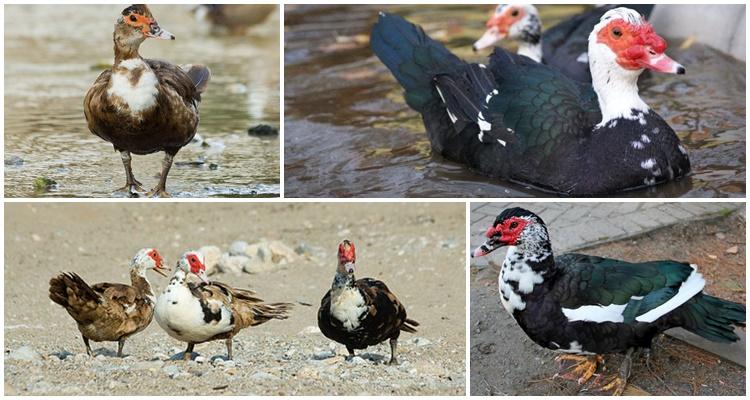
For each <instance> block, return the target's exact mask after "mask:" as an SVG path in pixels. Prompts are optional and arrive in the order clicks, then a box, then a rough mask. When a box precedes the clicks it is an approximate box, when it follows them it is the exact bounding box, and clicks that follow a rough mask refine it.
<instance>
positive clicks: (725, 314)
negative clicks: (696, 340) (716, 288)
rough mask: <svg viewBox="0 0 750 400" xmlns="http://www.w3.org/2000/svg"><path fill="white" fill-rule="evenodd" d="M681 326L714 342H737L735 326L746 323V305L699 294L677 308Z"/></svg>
mask: <svg viewBox="0 0 750 400" xmlns="http://www.w3.org/2000/svg"><path fill="white" fill-rule="evenodd" d="M675 311H676V312H677V316H678V317H679V318H680V324H679V325H680V326H681V327H682V328H685V329H686V330H688V331H690V332H693V333H695V334H696V335H699V336H701V337H703V338H706V339H708V340H711V341H713V342H736V341H737V340H739V337H737V335H736V334H735V333H734V327H735V326H744V325H745V319H746V316H745V306H743V305H742V304H737V303H734V302H731V301H727V300H723V299H720V298H718V297H713V296H709V295H707V294H703V293H701V294H698V295H697V296H695V297H693V298H692V299H690V300H689V301H688V302H686V303H685V304H683V305H682V306H680V308H678V309H677V310H675Z"/></svg>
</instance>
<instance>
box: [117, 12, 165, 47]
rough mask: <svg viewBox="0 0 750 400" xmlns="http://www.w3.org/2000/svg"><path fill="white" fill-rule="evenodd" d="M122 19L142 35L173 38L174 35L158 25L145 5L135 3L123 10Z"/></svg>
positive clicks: (155, 37)
mask: <svg viewBox="0 0 750 400" xmlns="http://www.w3.org/2000/svg"><path fill="white" fill-rule="evenodd" d="M122 21H123V23H124V24H126V25H128V26H131V27H133V28H134V29H136V30H137V31H139V32H140V33H141V34H142V35H143V36H144V37H148V38H154V39H165V40H174V35H173V34H171V33H169V32H167V31H166V30H164V29H162V28H161V27H160V26H159V24H158V23H157V22H156V19H154V17H153V16H152V15H151V11H149V9H148V7H146V6H145V5H142V4H136V5H132V6H130V7H128V8H126V9H125V10H123V12H122Z"/></svg>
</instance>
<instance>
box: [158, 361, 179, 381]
mask: <svg viewBox="0 0 750 400" xmlns="http://www.w3.org/2000/svg"><path fill="white" fill-rule="evenodd" d="M161 370H162V371H164V373H165V374H167V375H168V376H169V377H170V378H174V377H175V376H177V375H178V374H179V373H180V372H182V371H181V370H180V367H179V366H177V365H174V364H170V365H166V366H164V368H162V369H161Z"/></svg>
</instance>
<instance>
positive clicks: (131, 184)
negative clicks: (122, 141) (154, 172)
mask: <svg viewBox="0 0 750 400" xmlns="http://www.w3.org/2000/svg"><path fill="white" fill-rule="evenodd" d="M120 158H122V165H123V166H124V167H125V186H123V187H121V188H120V189H117V191H115V193H125V194H127V195H128V196H129V197H137V196H138V193H139V192H140V193H143V192H145V191H146V190H145V189H144V188H143V186H141V183H140V182H138V181H137V180H136V179H135V176H134V175H133V168H132V167H131V166H130V161H131V157H130V152H129V151H125V150H121V151H120Z"/></svg>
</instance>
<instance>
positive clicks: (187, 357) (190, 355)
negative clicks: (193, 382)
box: [182, 343, 195, 361]
mask: <svg viewBox="0 0 750 400" xmlns="http://www.w3.org/2000/svg"><path fill="white" fill-rule="evenodd" d="M193 348H195V343H188V347H187V349H186V350H185V353H184V354H183V355H182V358H183V359H184V360H185V361H190V360H191V359H192V358H193Z"/></svg>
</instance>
